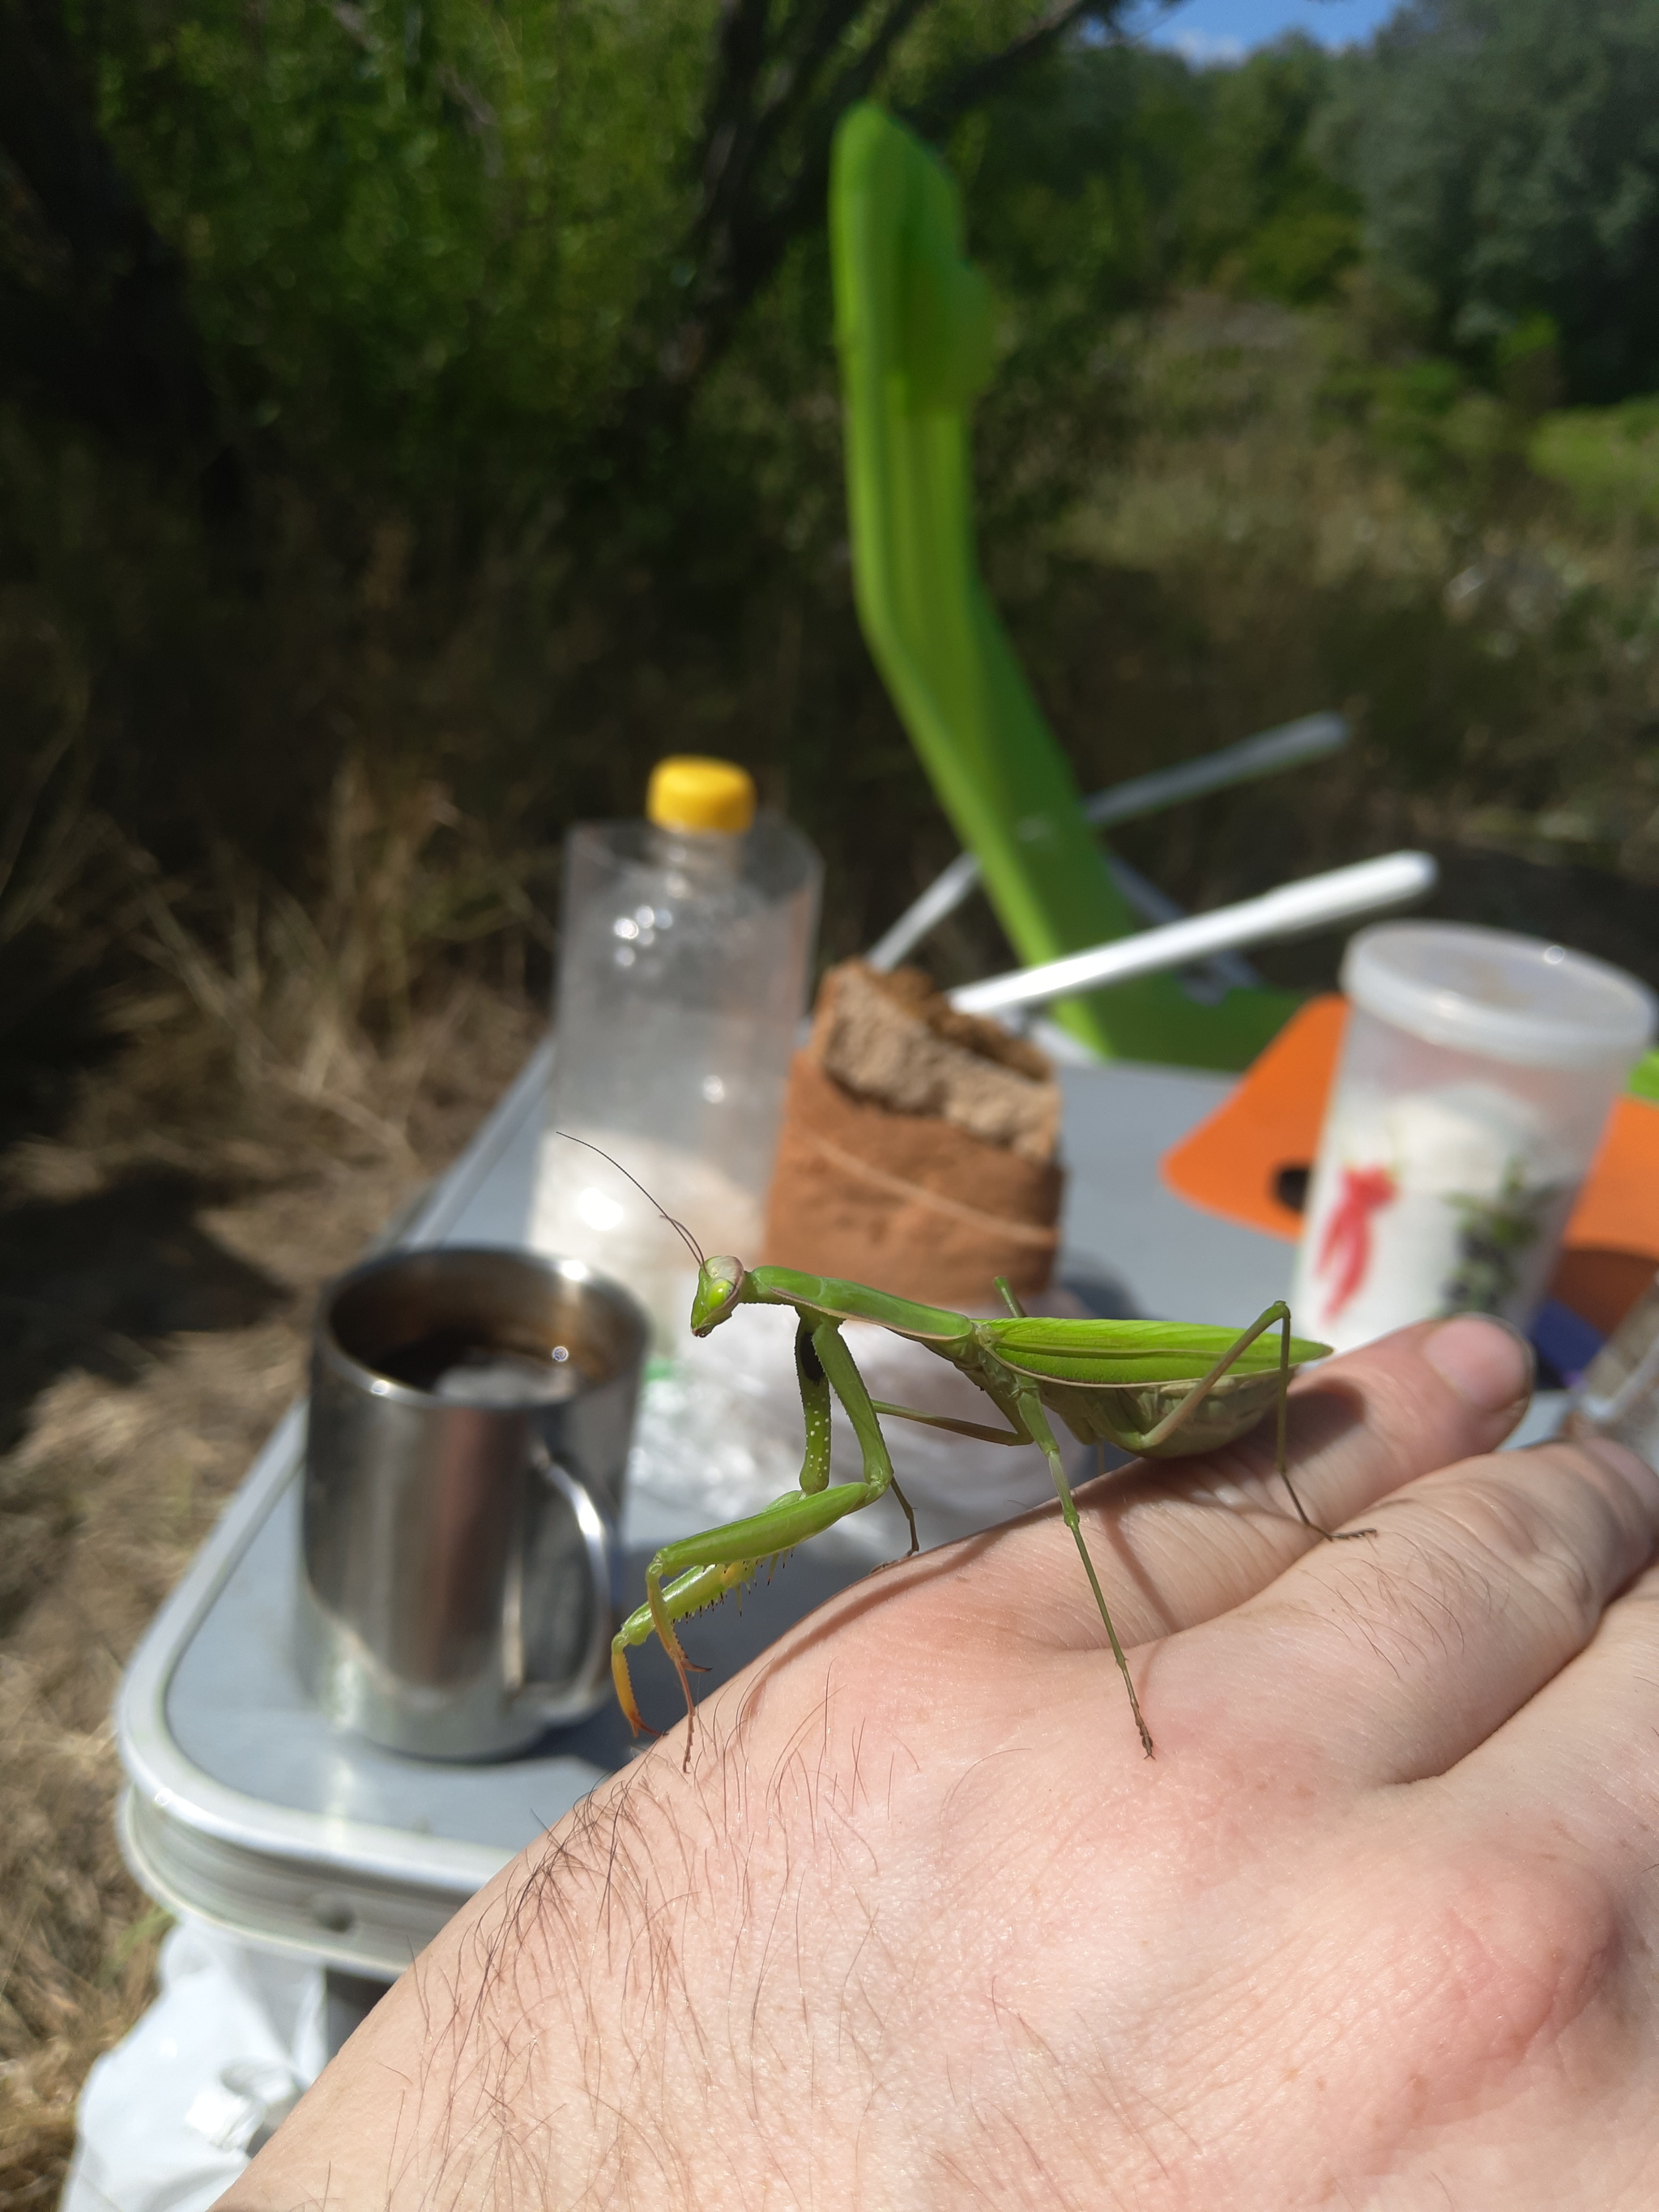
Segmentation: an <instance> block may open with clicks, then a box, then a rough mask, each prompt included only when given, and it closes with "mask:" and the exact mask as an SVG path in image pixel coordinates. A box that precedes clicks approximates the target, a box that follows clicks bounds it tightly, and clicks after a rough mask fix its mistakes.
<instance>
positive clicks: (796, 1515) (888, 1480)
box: [611, 1315, 921, 1764]
mask: <svg viewBox="0 0 1659 2212" xmlns="http://www.w3.org/2000/svg"><path fill="white" fill-rule="evenodd" d="M795 1376H796V1380H797V1382H798V1383H799V1387H800V1400H801V1413H802V1415H803V1418H804V1419H805V1426H806V1445H805V1455H804V1456H803V1458H802V1461H801V1470H800V1487H799V1490H794V1491H790V1492H787V1493H786V1494H785V1496H783V1497H782V1498H777V1499H775V1501H774V1502H773V1503H772V1504H770V1505H769V1506H767V1507H765V1508H764V1509H763V1510H762V1511H761V1512H759V1513H751V1514H750V1515H749V1516H747V1517H746V1518H744V1520H741V1521H728V1522H725V1523H724V1525H723V1526H721V1527H720V1528H710V1529H708V1530H706V1531H705V1532H704V1533H703V1534H702V1535H699V1536H688V1537H684V1538H683V1539H682V1540H680V1541H678V1542H676V1543H672V1544H665V1545H664V1546H663V1547H662V1549H661V1550H660V1551H659V1553H657V1554H656V1556H655V1557H654V1558H653V1560H652V1561H651V1564H650V1565H649V1566H648V1567H647V1569H646V1575H645V1593H646V1596H645V1603H644V1604H643V1605H642V1606H641V1607H638V1608H637V1609H636V1610H635V1612H634V1613H630V1614H629V1617H628V1619H627V1620H625V1621H624V1622H623V1626H622V1627H621V1629H620V1630H619V1631H618V1632H617V1637H616V1639H615V1641H614V1643H613V1644H612V1645H611V1675H612V1679H613V1680H614V1681H615V1683H616V1686H617V1699H618V1702H619V1703H620V1704H621V1706H622V1709H623V1713H624V1715H625V1716H626V1717H627V1719H628V1722H629V1726H630V1727H631V1728H633V1729H635V1732H636V1733H638V1732H640V1731H641V1730H644V1731H645V1732H646V1733H647V1734H650V1735H654V1734H656V1733H657V1731H656V1730H654V1729H651V1728H650V1726H649V1723H647V1721H646V1720H645V1719H644V1718H643V1717H642V1716H641V1712H640V1709H639V1704H638V1701H637V1699H635V1695H634V1686H633V1682H632V1680H631V1679H630V1677H629V1670H628V1649H629V1647H630V1646H634V1645H638V1644H643V1643H645V1642H646V1640H647V1638H649V1637H650V1636H652V1635H653V1634H654V1635H655V1636H656V1637H657V1638H658V1640H659V1642H660V1644H661V1645H662V1648H663V1650H664V1651H665V1653H666V1654H667V1656H668V1657H669V1659H670V1661H671V1662H672V1664H673V1668H674V1671H675V1673H676V1674H678V1676H679V1680H680V1687H681V1689H682V1691H683V1692H684V1695H685V1711H686V1717H687V1722H688V1727H687V1732H686V1743H685V1756H686V1760H687V1763H688V1764H689V1763H690V1757H691V1735H690V1723H691V1721H692V1717H693V1716H694V1714H695V1712H696V1705H695V1703H694V1701H693V1699H692V1696H691V1682H690V1675H691V1673H692V1672H693V1671H694V1670H693V1668H692V1665H691V1662H690V1660H689V1659H688V1658H687V1657H686V1656H685V1650H684V1646H683V1645H682V1644H681V1643H680V1640H679V1638H678V1635H677V1634H676V1632H675V1629H674V1623H675V1622H676V1621H677V1620H686V1619H687V1618H688V1617H689V1616H690V1614H692V1613H700V1612H702V1609H703V1607H705V1606H708V1605H713V1604H715V1603H716V1602H717V1601H719V1600H720V1598H723V1597H725V1596H726V1595H728V1593H729V1592H731V1591H732V1590H734V1589H740V1588H741V1587H742V1585H743V1584H744V1583H746V1582H749V1581H750V1580H751V1579H752V1577H754V1576H755V1575H756V1574H757V1573H758V1572H759V1571H760V1569H761V1567H762V1566H763V1565H764V1564H765V1562H766V1561H767V1560H768V1559H779V1558H781V1556H782V1554H783V1553H786V1552H788V1551H793V1548H794V1547H795V1546H796V1545H797V1544H802V1543H805V1541H807V1540H808V1538H809V1537H812V1536H821V1535H822V1534H823V1532H824V1530H825V1529H826V1528H833V1527H834V1526H835V1524H836V1522H837V1521H839V1520H841V1519H842V1518H843V1517H844V1516H846V1515H847V1514H848V1513H856V1512H857V1511H858V1510H860V1507H862V1506H866V1505H870V1504H873V1503H874V1502H875V1500H876V1499H877V1498H879V1497H881V1496H882V1495H883V1494H884V1492H886V1491H888V1490H891V1491H892V1492H893V1493H894V1495H895V1497H896V1498H897V1499H898V1502H899V1504H901V1505H902V1507H903V1509H904V1516H905V1518H906V1520H907V1521H908V1522H909V1526H910V1550H911V1553H913V1554H914V1553H915V1552H916V1551H918V1550H919V1549H920V1548H921V1547H920V1543H919V1540H918V1538H917V1534H916V1516H915V1514H914V1513H913V1512H912V1511H911V1510H910V1506H909V1503H908V1500H907V1499H906V1498H905V1496H904V1493H903V1492H902V1491H901V1490H900V1489H899V1487H898V1486H897V1484H896V1482H895V1481H894V1480H893V1463H892V1461H891V1460H890V1457H889V1456H888V1452H887V1446H886V1443H885V1442H884V1439H883V1437H882V1433H881V1426H880V1424H879V1423H878V1420H877V1419H876V1414H875V1408H874V1407H872V1404H871V1402H870V1394H869V1392H868V1391H867V1390H866V1389H865V1387H864V1377H863V1376H861V1375H860V1373H859V1370H858V1369H857V1367H856V1365H855V1364H854V1360H853V1356H852V1354H851V1353H850V1352H848V1349H847V1346H845V1345H844V1344H843V1343H842V1338H841V1327H840V1324H839V1322H835V1321H831V1320H821V1321H818V1322H809V1321H808V1319H807V1318H806V1316H805V1315H803V1316H801V1319H800V1322H799V1326H798V1327H797V1328H796V1331H795ZM832 1389H833V1391H834V1392H835V1395H836V1396H837V1397H838V1398H839V1399H840V1400H841V1401H842V1406H843V1407H845V1408H846V1411H847V1416H848V1419H849V1420H850V1421H851V1422H852V1424H853V1430H854V1434H855V1435H856V1437H858V1440H859V1444H860V1449H861V1450H862V1452H863V1455H864V1466H863V1479H862V1480H861V1481H859V1482H842V1483H836V1484H833V1485H832V1484H831V1483H830V1481H829V1447H830V1425H829V1395H830V1392H831V1390H832ZM695 1671H697V1672H701V1671H702V1670H701V1669H696V1670H695Z"/></svg>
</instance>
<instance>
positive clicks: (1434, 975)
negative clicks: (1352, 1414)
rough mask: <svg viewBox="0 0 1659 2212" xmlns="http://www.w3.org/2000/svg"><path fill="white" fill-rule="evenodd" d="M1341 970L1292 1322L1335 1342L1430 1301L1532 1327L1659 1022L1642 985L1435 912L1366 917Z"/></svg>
mask: <svg viewBox="0 0 1659 2212" xmlns="http://www.w3.org/2000/svg"><path fill="white" fill-rule="evenodd" d="M1342 984H1343V988H1344V989H1345V990H1346V993H1347V995H1348V998H1349V1000H1350V1002H1351V1006H1352V1012H1351V1013H1350V1016H1349V1021H1348V1029H1347V1035H1346V1041H1345V1042H1344V1046H1343V1052H1342V1060H1341V1063H1340V1066H1339V1067H1338V1070H1337V1074H1336V1080H1335V1083H1334V1086H1333V1089H1332V1092H1331V1097H1330V1102H1329V1104H1328V1107H1327V1109H1326V1115H1325V1126H1324V1129H1323V1132H1322V1135H1321V1139H1320V1146H1319V1158H1318V1160H1317V1162H1316V1165H1315V1169H1314V1175H1313V1182H1312V1185H1311V1188H1310V1191H1309V1194H1308V1207H1307V1212H1306V1216H1305V1218H1304V1225H1303V1232H1302V1241H1301V1245H1300V1248H1299V1250H1298V1253H1297V1272H1296V1284H1295V1288H1294V1290H1293V1291H1292V1293H1291V1310H1292V1312H1293V1313H1294V1315H1295V1316H1296V1326H1297V1329H1298V1330H1299V1331H1300V1332H1301V1333H1302V1334H1304V1335H1307V1336H1312V1337H1317V1338H1320V1339H1322V1340H1324V1341H1325V1342H1327V1343H1329V1344H1333V1345H1334V1346H1336V1348H1337V1349H1338V1350H1339V1351H1346V1350H1348V1349H1350V1348H1351V1347H1352V1346H1354V1345H1357V1344H1366V1343H1369V1342H1370V1340H1372V1339H1373V1338H1375V1337H1378V1336H1382V1335H1383V1334H1386V1333H1387V1332H1388V1331H1389V1329H1392V1328H1401V1327H1402V1326H1403V1325H1404V1324H1405V1323H1406V1322H1413V1321H1421V1320H1425V1319H1427V1318H1429V1317H1431V1316H1434V1315H1438V1314H1451V1313H1462V1312H1478V1313H1493V1314H1498V1315H1501V1316H1503V1318H1504V1319H1505V1320H1506V1321H1510V1322H1515V1323H1516V1325H1517V1326H1518V1327H1524V1326H1525V1325H1526V1323H1527V1322H1528V1321H1529V1320H1530V1318H1531V1316H1532V1315H1533V1313H1534V1310H1536V1308H1537V1306H1538V1304H1539V1302H1540V1301H1541V1298H1542V1297H1543V1295H1544V1290H1545V1286H1546V1285H1547V1282H1548V1280H1549V1276H1550V1273H1551V1270H1552V1267H1553V1263H1554V1260H1555V1255H1556V1252H1557V1249H1558V1248H1559V1244H1560V1241H1561V1234H1562V1231H1563V1230H1564V1229H1565V1226H1566V1223H1567V1218H1568V1216H1569V1214H1570V1213H1571V1211H1572V1206H1573V1201H1574V1200H1575V1199H1576V1197H1577V1193H1578V1188H1579V1185H1580V1184H1581V1183H1582V1182H1583V1178H1584V1176H1585V1173H1586V1171H1587V1170H1588V1169H1589V1164H1590V1162H1591V1160H1592V1159H1593V1158H1594V1157H1595V1151H1596V1147H1597V1146H1598V1145H1599V1144H1600V1142H1601V1133H1602V1130H1603V1127H1605V1125H1606V1122H1607V1115H1608V1112H1609V1110H1610V1109H1611V1108H1612V1105H1613V1100H1614V1099H1615V1097H1617V1096H1618V1094H1619V1092H1620V1091H1621V1090H1622V1089H1623V1087H1624V1085H1625V1081H1626V1078H1627V1076H1628V1075H1629V1073H1630V1070H1631V1068H1632V1066H1633V1065H1634V1064H1635V1062H1636V1060H1638V1057H1639V1056H1640V1054H1641V1053H1642V1052H1643V1050H1644V1048H1645V1047H1646V1045H1647V1044H1648V1042H1649V1041H1650V1038H1651V1036H1652V1035H1653V1029H1654V1001H1653V999H1652V997H1651V995H1650V993H1649V992H1647V991H1646V990H1644V988H1643V987H1642V986H1641V985H1640V984H1639V983H1637V982H1635V981H1632V978H1631V977H1629V976H1628V975H1623V974H1621V973H1620V970H1619V969H1616V968H1609V967H1607V966H1605V965H1604V964H1603V963H1601V961H1599V960H1592V959H1589V958H1588V957H1585V956H1584V955H1583V954H1582V953H1577V952H1569V951H1566V950H1565V948H1564V947H1562V946H1561V945H1547V944H1545V943H1544V942H1543V941H1542V940H1541V939H1534V938H1527V937H1518V936H1511V935H1510V934H1509V933H1506V932H1504V931H1502V930H1495V929H1476V928H1472V927H1462V926H1459V925H1455V924H1451V923H1442V922H1388V923H1384V924H1383V925H1382V926H1381V927H1378V928H1376V929H1368V930H1364V931H1362V932H1361V933H1360V934H1359V935H1358V937H1356V938H1355V939H1354V940H1353V942H1352V945H1350V946H1349V947H1348V951H1347V955H1346V958H1345V960H1344V962H1343V967H1342Z"/></svg>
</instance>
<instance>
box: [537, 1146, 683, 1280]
mask: <svg viewBox="0 0 1659 2212" xmlns="http://www.w3.org/2000/svg"><path fill="white" fill-rule="evenodd" d="M553 1133H554V1135H555V1136H556V1137H562V1138H563V1139H564V1140H565V1142H566V1144H567V1145H580V1146H581V1147H582V1150H583V1151H584V1152H598V1153H599V1158H601V1159H602V1160H604V1161H605V1162H606V1163H607V1164H609V1165H610V1166H611V1167H613V1168H615V1170H617V1174H618V1175H619V1176H622V1177H623V1179H624V1181H626V1182H631V1183H632V1184H633V1186H634V1188H635V1190H636V1191H638V1193H639V1194H640V1196H641V1198H642V1199H644V1200H645V1201H646V1203H647V1205H648V1206H656V1207H657V1212H659V1214H660V1215H661V1217H662V1218H663V1219H664V1220H665V1222H666V1223H667V1224H668V1225H669V1227H670V1228H671V1230H672V1231H673V1232H674V1234H675V1235H676V1237H678V1238H679V1240H680V1242H681V1243H682V1244H684V1247H685V1249H686V1250H687V1251H688V1252H689V1253H690V1255H691V1257H692V1258H693V1259H694V1260H695V1261H696V1263H697V1266H698V1267H699V1268H703V1267H707V1266H708V1259H707V1257H706V1256H705V1255H704V1252H703V1249H702V1245H701V1244H699V1243H698V1242H697V1240H696V1237H694V1236H693V1235H692V1234H691V1231H690V1230H689V1229H688V1228H687V1227H686V1225H685V1224H684V1222H683V1221H676V1220H675V1218H674V1217H673V1215H672V1214H671V1213H670V1212H668V1210H667V1208H666V1207H665V1206H658V1205H657V1201H656V1200H655V1199H654V1198H653V1197H652V1195H651V1194H650V1192H649V1191H648V1190H647V1188H646V1187H645V1185H644V1184H643V1183H642V1182H641V1181H640V1179H639V1177H638V1176H631V1175H629V1172H628V1170H627V1169H626V1168H625V1167H624V1166H623V1164H622V1162H621V1161H620V1160H613V1159H612V1158H611V1155H610V1153H609V1152H606V1151H605V1149H604V1147H603V1146H599V1145H590V1144H589V1143H588V1141H587V1139H586V1137H573V1136H572V1135H571V1133H570V1132H569V1130H568V1129H555V1131H554V1132H553Z"/></svg>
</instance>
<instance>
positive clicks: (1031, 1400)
mask: <svg viewBox="0 0 1659 2212" xmlns="http://www.w3.org/2000/svg"><path fill="white" fill-rule="evenodd" d="M1019 1411H1020V1418H1021V1419H1022V1420H1024V1424H1025V1426H1026V1429H1027V1431H1029V1432H1030V1439H1031V1442H1032V1443H1034V1444H1036V1445H1037V1446H1038V1447H1039V1449H1041V1451H1042V1455H1043V1457H1044V1458H1045V1459H1046V1460H1047V1461H1048V1472H1049V1474H1051V1475H1052V1476H1053V1477H1054V1488H1055V1490H1056V1491H1057V1492H1059V1494H1060V1513H1061V1515H1062V1516H1063V1517H1064V1519H1065V1522H1066V1527H1067V1528H1069V1529H1070V1530H1071V1532H1072V1541H1073V1543H1075V1544H1076V1546H1077V1548H1078V1556H1079V1559H1081V1560H1082V1561H1083V1571H1084V1573H1085V1575H1087V1577H1089V1587H1090V1589H1091V1590H1092V1591H1093V1592H1094V1594H1095V1603H1096V1604H1097V1606H1098V1607H1099V1608H1100V1617H1101V1620H1103V1622H1104V1624H1105V1628H1106V1640H1107V1642H1108V1643H1109V1644H1110V1645H1111V1647H1112V1656H1113V1658H1114V1659H1115V1660H1116V1662H1117V1671H1118V1673H1119V1674H1121V1675H1122V1677H1123V1686H1124V1688H1125V1689H1126V1690H1127V1692H1128V1693H1129V1711H1131V1712H1132V1713H1133V1715H1134V1717H1135V1727H1136V1729H1137V1730H1138V1731H1139V1736H1140V1747H1141V1749H1142V1750H1143V1751H1144V1752H1145V1753H1146V1756H1147V1758H1148V1759H1152V1758H1153V1757H1154V1756H1155V1755H1156V1754H1155V1753H1154V1752H1153V1749H1152V1730H1151V1729H1149V1728H1148V1727H1147V1725H1146V1719H1145V1717H1144V1716H1143V1715H1142V1713H1141V1710H1140V1700H1139V1698H1138V1697H1137V1696H1136V1695H1135V1685H1134V1677H1133V1675H1132V1674H1130V1672H1129V1662H1128V1660H1127V1658H1126V1657H1125V1656H1124V1652H1123V1646H1122V1645H1121V1644H1120V1643H1119V1642H1118V1640H1117V1631H1116V1629H1115V1628H1114V1627H1113V1626H1112V1616H1111V1613H1110V1611H1109V1608H1108V1607H1107V1603H1106V1593H1105V1591H1104V1590H1103V1589H1102V1588H1101V1587H1100V1577H1099V1576H1098V1575H1097V1573H1096V1572H1095V1563H1094V1561H1093V1560H1092V1559H1091V1558H1090V1557H1089V1547H1088V1546H1087V1544H1085V1542H1084V1541H1083V1523H1082V1522H1081V1521H1079V1518H1078V1510H1077V1501H1076V1499H1075V1498H1073V1496H1072V1486H1071V1484H1070V1483H1069V1482H1067V1481H1066V1468H1065V1465H1064V1462H1062V1461H1061V1459H1060V1446H1059V1445H1058V1444H1057V1443H1055V1442H1054V1431H1053V1430H1052V1429H1051V1428H1050V1427H1049V1425H1048V1415H1047V1414H1046V1413H1044V1412H1043V1410H1042V1399H1041V1398H1040V1397H1038V1395H1037V1394H1036V1391H1035V1390H1031V1389H1023V1390H1022V1391H1021V1392H1020V1394H1019Z"/></svg>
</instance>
